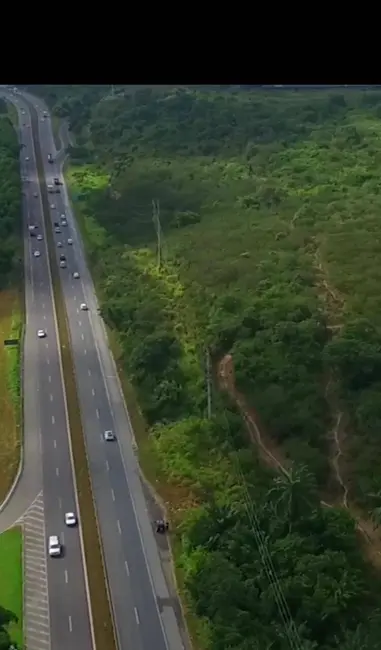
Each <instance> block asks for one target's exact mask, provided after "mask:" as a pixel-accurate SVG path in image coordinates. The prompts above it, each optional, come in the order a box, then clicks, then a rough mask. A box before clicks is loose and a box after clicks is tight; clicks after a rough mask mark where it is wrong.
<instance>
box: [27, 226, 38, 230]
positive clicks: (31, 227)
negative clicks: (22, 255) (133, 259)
mask: <svg viewBox="0 0 381 650" xmlns="http://www.w3.org/2000/svg"><path fill="white" fill-rule="evenodd" d="M35 228H37V226H32V225H31V226H28V230H29V232H31V231H32V230H35Z"/></svg>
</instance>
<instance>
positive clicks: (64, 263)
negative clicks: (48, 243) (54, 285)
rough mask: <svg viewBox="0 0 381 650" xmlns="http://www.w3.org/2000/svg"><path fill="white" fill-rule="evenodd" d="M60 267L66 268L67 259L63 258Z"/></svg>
mask: <svg viewBox="0 0 381 650" xmlns="http://www.w3.org/2000/svg"><path fill="white" fill-rule="evenodd" d="M60 267H61V269H66V262H65V260H61V261H60Z"/></svg>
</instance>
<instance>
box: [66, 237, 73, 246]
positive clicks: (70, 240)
mask: <svg viewBox="0 0 381 650" xmlns="http://www.w3.org/2000/svg"><path fill="white" fill-rule="evenodd" d="M67 243H68V244H70V246H72V245H73V240H72V238H71V237H69V239H68V240H67Z"/></svg>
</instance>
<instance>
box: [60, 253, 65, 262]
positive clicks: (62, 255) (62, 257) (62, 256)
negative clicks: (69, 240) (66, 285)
mask: <svg viewBox="0 0 381 650" xmlns="http://www.w3.org/2000/svg"><path fill="white" fill-rule="evenodd" d="M60 260H61V262H62V260H66V257H65V255H64V254H63V253H61V255H60Z"/></svg>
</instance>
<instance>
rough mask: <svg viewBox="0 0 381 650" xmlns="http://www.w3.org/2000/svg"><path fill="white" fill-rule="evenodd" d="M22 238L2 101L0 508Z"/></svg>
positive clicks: (12, 395) (14, 433) (12, 415)
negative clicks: (6, 342) (10, 341)
mask: <svg viewBox="0 0 381 650" xmlns="http://www.w3.org/2000/svg"><path fill="white" fill-rule="evenodd" d="M21 235H22V219H21V179H20V167H19V145H18V142H17V135H16V132H15V130H14V128H13V126H12V120H11V118H10V116H9V111H8V108H7V105H6V104H5V103H4V102H3V101H1V100H0V397H1V399H0V444H1V454H0V503H2V502H3V499H4V498H5V496H6V495H7V493H8V490H9V489H10V487H11V485H12V483H13V480H14V478H15V475H16V472H17V469H18V467H19V462H20V443H21V440H20V433H21V401H20V361H21V358H20V357H21V342H22V322H23V311H24V310H23V289H22V287H23V265H22V261H23V248H22V241H23V240H22V236H21ZM5 339H18V340H19V341H20V344H19V345H17V346H15V347H8V348H6V347H4V345H3V341H4V340H5ZM0 604H1V601H0Z"/></svg>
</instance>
